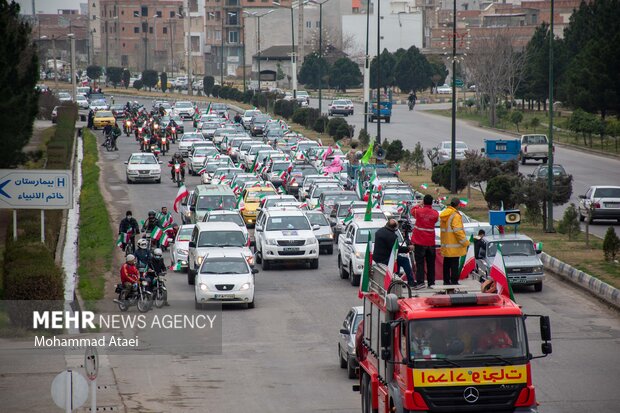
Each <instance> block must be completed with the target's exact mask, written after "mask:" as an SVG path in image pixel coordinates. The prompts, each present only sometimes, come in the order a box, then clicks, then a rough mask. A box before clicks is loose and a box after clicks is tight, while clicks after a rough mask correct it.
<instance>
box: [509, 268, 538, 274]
mask: <svg viewBox="0 0 620 413" xmlns="http://www.w3.org/2000/svg"><path fill="white" fill-rule="evenodd" d="M532 270H533V268H532V267H518V268H506V271H507V272H508V274H517V275H518V274H529V273H531V272H532Z"/></svg>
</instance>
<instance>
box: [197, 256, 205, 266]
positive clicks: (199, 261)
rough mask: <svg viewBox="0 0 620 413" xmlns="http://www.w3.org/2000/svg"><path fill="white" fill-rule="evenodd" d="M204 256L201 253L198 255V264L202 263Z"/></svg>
mask: <svg viewBox="0 0 620 413" xmlns="http://www.w3.org/2000/svg"><path fill="white" fill-rule="evenodd" d="M204 258H205V257H203V256H202V255H199V256H198V257H196V264H198V265H201V264H202V261H203V260H204Z"/></svg>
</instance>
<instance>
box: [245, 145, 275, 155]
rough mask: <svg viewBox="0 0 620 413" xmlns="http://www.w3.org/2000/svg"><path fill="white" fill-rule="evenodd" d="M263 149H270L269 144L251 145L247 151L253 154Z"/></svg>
mask: <svg viewBox="0 0 620 413" xmlns="http://www.w3.org/2000/svg"><path fill="white" fill-rule="evenodd" d="M265 149H270V147H269V146H266V145H261V146H252V147H251V148H250V150H249V151H248V154H250V155H255V154H256V153H257V152H258V151H263V150H265Z"/></svg>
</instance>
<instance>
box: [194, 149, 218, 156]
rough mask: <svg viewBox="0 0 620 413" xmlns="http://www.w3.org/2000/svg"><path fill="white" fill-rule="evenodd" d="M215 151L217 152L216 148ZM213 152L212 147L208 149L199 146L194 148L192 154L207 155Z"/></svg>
mask: <svg viewBox="0 0 620 413" xmlns="http://www.w3.org/2000/svg"><path fill="white" fill-rule="evenodd" d="M215 152H217V149H215ZM212 153H214V150H213V149H209V148H199V149H196V150H195V151H194V155H193V156H200V157H205V156H209V155H210V154H212Z"/></svg>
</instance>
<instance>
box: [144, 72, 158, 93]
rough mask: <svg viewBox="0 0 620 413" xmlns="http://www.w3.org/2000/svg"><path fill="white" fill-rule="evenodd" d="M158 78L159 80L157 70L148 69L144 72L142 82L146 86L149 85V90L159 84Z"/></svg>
mask: <svg viewBox="0 0 620 413" xmlns="http://www.w3.org/2000/svg"><path fill="white" fill-rule="evenodd" d="M157 80H158V76H157V71H156V70H152V69H147V70H145V71H143V72H142V84H143V85H144V86H145V87H148V88H149V90H151V88H154V87H155V86H157Z"/></svg>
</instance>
